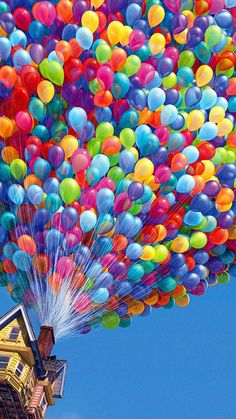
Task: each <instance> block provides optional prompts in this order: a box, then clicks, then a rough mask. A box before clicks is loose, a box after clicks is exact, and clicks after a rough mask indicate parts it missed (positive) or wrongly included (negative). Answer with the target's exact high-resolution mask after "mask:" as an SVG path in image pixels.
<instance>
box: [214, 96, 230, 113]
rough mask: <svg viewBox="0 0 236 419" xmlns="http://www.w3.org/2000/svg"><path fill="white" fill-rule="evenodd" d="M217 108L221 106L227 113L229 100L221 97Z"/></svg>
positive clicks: (217, 102)
mask: <svg viewBox="0 0 236 419" xmlns="http://www.w3.org/2000/svg"><path fill="white" fill-rule="evenodd" d="M215 106H220V107H221V108H223V109H224V110H225V111H227V109H228V101H227V99H225V97H222V96H220V97H218V99H217V101H216V104H215Z"/></svg>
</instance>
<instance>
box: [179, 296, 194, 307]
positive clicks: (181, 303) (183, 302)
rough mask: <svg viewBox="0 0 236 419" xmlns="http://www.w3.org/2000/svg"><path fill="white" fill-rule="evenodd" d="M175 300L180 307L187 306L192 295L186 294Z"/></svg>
mask: <svg viewBox="0 0 236 419" xmlns="http://www.w3.org/2000/svg"><path fill="white" fill-rule="evenodd" d="M175 302H176V304H177V306H179V307H186V306H187V305H189V302H190V297H189V295H188V294H185V295H184V296H183V297H179V298H176V300H175Z"/></svg>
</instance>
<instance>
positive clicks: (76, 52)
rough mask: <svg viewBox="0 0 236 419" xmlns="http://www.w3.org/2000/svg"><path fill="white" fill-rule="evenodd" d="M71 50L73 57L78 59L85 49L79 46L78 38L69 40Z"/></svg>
mask: <svg viewBox="0 0 236 419" xmlns="http://www.w3.org/2000/svg"><path fill="white" fill-rule="evenodd" d="M69 44H70V48H71V57H73V58H78V57H79V56H80V54H81V52H82V51H83V48H81V46H80V45H79V44H78V42H77V41H76V38H72V39H70V40H69Z"/></svg>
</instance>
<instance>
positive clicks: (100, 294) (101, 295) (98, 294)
mask: <svg viewBox="0 0 236 419" xmlns="http://www.w3.org/2000/svg"><path fill="white" fill-rule="evenodd" d="M108 298H109V291H108V289H107V288H98V290H96V291H95V292H93V293H92V295H91V300H92V301H93V302H94V303H98V304H102V303H105V301H107V300H108Z"/></svg>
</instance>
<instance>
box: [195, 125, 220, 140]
mask: <svg viewBox="0 0 236 419" xmlns="http://www.w3.org/2000/svg"><path fill="white" fill-rule="evenodd" d="M217 133H218V129H217V126H216V124H214V122H205V124H203V125H202V127H201V129H200V132H199V138H200V140H213V138H215V137H216V136H217Z"/></svg>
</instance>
